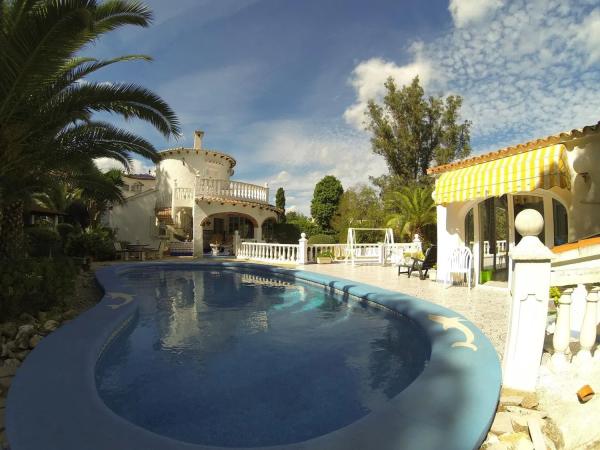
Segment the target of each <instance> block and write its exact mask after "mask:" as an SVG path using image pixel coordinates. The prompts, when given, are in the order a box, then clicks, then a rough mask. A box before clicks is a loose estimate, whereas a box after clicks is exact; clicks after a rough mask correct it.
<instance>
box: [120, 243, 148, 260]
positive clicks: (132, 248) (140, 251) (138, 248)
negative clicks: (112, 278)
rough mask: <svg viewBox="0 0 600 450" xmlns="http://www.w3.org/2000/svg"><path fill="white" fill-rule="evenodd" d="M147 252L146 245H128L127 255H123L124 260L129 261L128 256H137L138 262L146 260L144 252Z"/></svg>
mask: <svg viewBox="0 0 600 450" xmlns="http://www.w3.org/2000/svg"><path fill="white" fill-rule="evenodd" d="M147 250H148V244H129V245H128V246H127V253H125V260H129V255H130V254H132V253H133V254H137V257H138V259H139V260H140V261H144V260H145V259H146V251H147Z"/></svg>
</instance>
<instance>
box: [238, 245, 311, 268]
mask: <svg viewBox="0 0 600 450" xmlns="http://www.w3.org/2000/svg"><path fill="white" fill-rule="evenodd" d="M299 253H300V244H270V243H266V242H242V243H241V244H240V246H239V248H238V249H237V255H236V256H237V258H238V259H253V260H256V261H267V262H283V263H300V261H299Z"/></svg>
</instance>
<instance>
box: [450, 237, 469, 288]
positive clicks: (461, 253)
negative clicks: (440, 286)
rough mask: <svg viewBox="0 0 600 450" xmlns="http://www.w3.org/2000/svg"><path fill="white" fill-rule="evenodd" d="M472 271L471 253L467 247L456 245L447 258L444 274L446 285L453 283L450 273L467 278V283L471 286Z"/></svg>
mask: <svg viewBox="0 0 600 450" xmlns="http://www.w3.org/2000/svg"><path fill="white" fill-rule="evenodd" d="M472 271H473V253H471V249H470V248H469V247H457V248H455V249H453V250H452V252H451V253H450V257H449V260H448V272H447V274H446V280H445V282H446V284H447V286H446V287H450V286H451V285H452V284H453V281H454V280H453V278H452V275H454V274H459V275H462V276H464V277H466V278H467V285H468V286H469V289H470V288H471V272H472Z"/></svg>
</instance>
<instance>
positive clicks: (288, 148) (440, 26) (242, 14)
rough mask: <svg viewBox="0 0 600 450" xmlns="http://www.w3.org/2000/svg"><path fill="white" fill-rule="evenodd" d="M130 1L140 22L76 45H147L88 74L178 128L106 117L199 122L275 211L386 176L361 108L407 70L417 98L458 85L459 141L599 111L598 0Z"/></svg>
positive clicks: (492, 143)
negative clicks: (326, 182)
mask: <svg viewBox="0 0 600 450" xmlns="http://www.w3.org/2000/svg"><path fill="white" fill-rule="evenodd" d="M145 3H146V4H147V5H149V6H150V7H151V9H152V10H153V12H154V21H153V24H152V26H150V27H149V28H146V29H142V28H139V27H129V28H125V29H121V30H119V31H117V32H114V33H112V34H109V35H106V36H105V37H104V38H102V39H100V40H99V41H98V42H97V43H95V44H94V45H93V46H92V47H90V48H89V49H86V52H84V53H85V54H87V55H90V56H95V57H98V58H108V57H114V56H118V55H123V54H134V53H145V54H148V55H150V56H152V58H153V59H154V60H153V61H152V62H127V63H122V64H118V65H114V66H111V67H109V68H107V69H104V70H103V71H101V72H99V73H98V74H97V75H96V76H95V79H96V80H99V81H121V82H135V83H138V84H141V85H143V86H144V87H146V88H149V89H151V90H153V91H154V92H156V93H158V94H159V95H160V96H162V97H163V98H164V99H165V100H166V101H167V103H169V105H171V107H172V108H173V109H174V110H175V112H176V113H177V114H178V116H179V119H180V121H181V125H182V136H181V137H180V138H179V139H178V140H174V139H172V140H170V141H167V140H166V139H164V138H163V137H162V136H161V135H160V134H159V133H158V132H156V131H155V130H154V129H152V128H151V127H150V126H148V125H146V124H145V123H143V122H137V121H131V122H126V123H122V122H120V119H119V118H115V119H114V121H115V122H116V123H119V125H121V126H124V127H126V128H128V129H130V130H133V131H135V132H137V133H140V134H142V135H143V136H144V137H145V138H147V139H149V140H150V141H151V142H152V143H153V144H154V145H155V146H156V147H157V148H159V149H164V148H169V147H176V146H188V147H191V146H192V141H193V132H194V130H197V129H200V130H203V131H204V132H205V136H204V141H203V146H204V147H206V148H211V149H216V150H220V151H223V152H225V153H228V154H230V155H232V156H233V157H234V158H235V159H236V160H237V166H236V173H235V176H234V179H236V180H239V181H246V182H251V183H256V184H260V185H263V184H264V183H268V184H269V186H270V187H271V192H272V193H273V194H272V197H271V200H272V202H273V201H274V192H275V190H276V189H277V188H278V187H280V186H282V187H283V188H284V189H285V191H286V198H287V205H286V206H287V207H288V209H296V210H299V211H301V212H304V213H309V212H310V200H311V198H312V193H313V190H314V185H315V183H316V182H317V181H318V180H319V179H321V178H322V177H323V176H325V175H335V176H337V177H338V178H339V179H340V180H341V181H342V184H343V186H344V188H348V187H351V186H353V185H355V184H357V183H368V182H369V176H378V175H381V174H383V173H386V172H387V167H386V165H385V162H384V160H383V158H382V157H381V156H377V155H374V154H373V153H372V151H371V148H370V143H369V133H368V132H367V131H365V130H364V110H365V105H366V103H367V101H368V100H369V99H375V100H377V99H381V96H382V93H383V89H384V88H383V83H384V81H385V80H386V79H387V78H388V77H390V76H392V77H393V78H394V79H395V80H396V81H397V82H398V83H399V84H401V85H402V84H406V83H408V82H410V81H411V79H412V78H413V77H414V76H416V75H418V76H419V77H420V80H421V82H422V84H423V85H424V87H425V90H426V93H427V94H428V95H443V96H445V95H449V94H458V95H460V96H462V97H463V101H464V104H463V108H462V119H467V120H470V121H472V135H471V143H472V146H473V152H474V153H481V152H486V151H492V150H496V149H499V148H502V147H504V146H507V145H512V144H517V143H520V142H524V141H527V140H530V139H534V138H539V137H543V136H546V135H549V134H554V133H556V132H559V131H564V130H570V129H572V128H579V127H582V126H585V125H590V124H594V123H596V122H598V121H599V120H600V88H599V86H600V3H599V2H598V0H569V1H566V0H528V1H520V0H516V1H508V0H368V1H367V0H168V1H167V0H146V1H145ZM98 164H99V166H100V167H102V168H107V167H109V166H111V165H112V163H111V162H109V161H106V160H103V161H99V162H98ZM152 168H153V165H152V164H151V163H150V162H149V161H147V160H139V159H138V160H136V161H135V164H134V171H136V172H147V171H148V170H151V169H152Z"/></svg>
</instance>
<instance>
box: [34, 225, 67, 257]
mask: <svg viewBox="0 0 600 450" xmlns="http://www.w3.org/2000/svg"><path fill="white" fill-rule="evenodd" d="M25 233H26V236H27V243H28V253H29V255H31V256H36V257H37V256H53V255H57V254H60V253H61V250H62V246H61V243H60V235H59V234H58V232H57V231H56V230H55V229H54V228H51V227H47V226H33V227H29V228H26V229H25Z"/></svg>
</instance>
